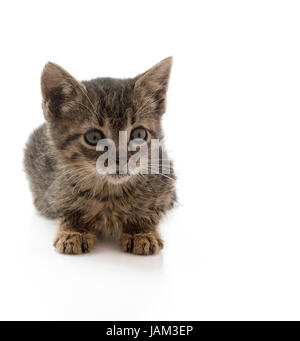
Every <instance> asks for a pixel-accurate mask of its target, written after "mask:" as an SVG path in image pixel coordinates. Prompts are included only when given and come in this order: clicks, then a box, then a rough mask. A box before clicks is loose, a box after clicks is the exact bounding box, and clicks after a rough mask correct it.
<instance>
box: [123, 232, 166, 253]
mask: <svg viewBox="0 0 300 341" xmlns="http://www.w3.org/2000/svg"><path fill="white" fill-rule="evenodd" d="M120 242H121V248H122V250H123V251H124V252H130V253H134V254H136V255H153V254H155V253H158V252H159V251H160V250H161V249H162V248H163V247H164V243H163V241H162V240H161V238H160V236H159V235H158V233H156V232H150V233H137V234H133V235H132V234H129V233H122V234H121V238H120Z"/></svg>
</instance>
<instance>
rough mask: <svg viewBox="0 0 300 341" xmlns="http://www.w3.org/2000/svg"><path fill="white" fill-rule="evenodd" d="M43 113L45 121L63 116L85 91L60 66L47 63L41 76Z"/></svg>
mask: <svg viewBox="0 0 300 341" xmlns="http://www.w3.org/2000/svg"><path fill="white" fill-rule="evenodd" d="M41 89H42V96H43V108H44V115H45V118H46V120H47V121H53V120H55V119H57V118H62V117H64V115H65V113H66V112H67V111H68V109H70V107H71V106H72V103H74V102H75V101H76V100H77V101H78V99H79V98H80V96H81V95H82V93H83V92H84V91H85V87H84V85H83V84H82V83H81V82H79V81H77V80H76V79H75V78H74V77H72V76H71V75H70V74H69V73H68V72H67V71H66V70H65V69H63V68H62V67H61V66H59V65H57V64H54V63H48V64H46V65H45V67H44V70H43V72H42V76H41Z"/></svg>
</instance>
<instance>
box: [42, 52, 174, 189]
mask: <svg viewBox="0 0 300 341" xmlns="http://www.w3.org/2000/svg"><path fill="white" fill-rule="evenodd" d="M171 65H172V58H167V59H165V60H163V61H161V62H160V63H158V64H157V65H155V66H154V67H152V68H151V69H150V70H148V71H146V72H145V73H143V74H141V75H139V76H137V77H135V78H130V79H113V78H96V79H93V80H90V81H84V82H79V81H78V80H76V79H75V78H74V77H72V76H71V75H70V74H69V73H68V72H67V71H65V70H64V69H63V68H61V67H60V66H58V65H56V64H53V63H48V64H47V65H46V66H45V68H44V70H43V73H42V77H41V88H42V95H43V110H44V115H45V118H46V120H47V121H48V127H49V135H50V138H51V142H52V144H53V145H54V147H55V150H56V154H57V157H58V158H59V159H60V160H61V161H62V162H61V163H62V164H64V165H66V167H67V168H68V169H69V170H70V169H71V170H72V171H73V172H74V173H77V174H81V176H82V177H91V176H92V174H93V175H94V176H96V174H97V176H99V177H102V179H105V180H107V181H108V182H109V183H115V184H117V183H121V182H124V181H126V180H129V179H130V178H132V177H133V174H134V172H132V174H127V175H119V174H118V173H119V172H118V171H119V169H118V162H119V155H120V154H121V153H119V152H120V151H119V132H120V131H125V132H127V143H130V141H131V140H132V139H134V138H141V139H144V141H145V142H144V143H147V144H148V145H149V146H150V140H151V139H161V138H162V132H161V124H160V123H161V117H162V114H163V113H164V111H165V107H166V92H167V88H168V82H169V75H170V70H171ZM104 139H110V140H111V141H113V142H114V143H115V146H116V159H117V174H116V175H110V174H107V175H103V174H102V175H99V173H98V172H97V171H96V162H97V159H98V158H99V156H100V155H101V153H104V152H106V150H104V151H99V148H97V149H98V150H96V146H97V143H98V142H99V140H104ZM127 143H126V147H127ZM98 146H99V144H98ZM127 153H128V157H130V156H131V154H132V152H128V151H127ZM123 155H124V154H123Z"/></svg>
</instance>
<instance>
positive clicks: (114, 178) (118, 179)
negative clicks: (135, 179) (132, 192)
mask: <svg viewBox="0 0 300 341" xmlns="http://www.w3.org/2000/svg"><path fill="white" fill-rule="evenodd" d="M106 178H107V180H108V182H110V183H113V184H121V183H123V182H125V181H127V180H129V178H130V175H128V174H107V175H106Z"/></svg>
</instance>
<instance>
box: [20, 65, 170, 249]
mask: <svg viewBox="0 0 300 341" xmlns="http://www.w3.org/2000/svg"><path fill="white" fill-rule="evenodd" d="M171 62H172V60H171V58H167V59H165V60H164V61H162V62H160V63H159V64H157V65H156V66H154V67H153V68H152V69H150V70H149V71H147V72H145V73H144V74H142V75H140V76H137V77H135V78H132V79H111V78H97V79H94V80H91V81H86V82H79V81H77V80H76V79H74V78H73V77H72V76H71V75H70V74H68V73H67V72H66V71H65V70H64V69H62V68H61V67H59V66H58V65H56V64H52V63H49V64H47V65H46V66H45V68H44V71H43V73H42V78H41V87H42V95H43V108H44V115H45V118H46V120H47V122H46V123H45V124H44V125H42V126H41V127H40V128H38V129H37V130H36V131H35V132H34V133H33V134H32V135H31V137H30V139H29V142H28V144H27V148H26V150H25V160H24V162H25V170H26V172H27V174H28V176H29V180H30V186H31V190H32V192H33V197H34V203H35V206H36V207H37V209H38V210H39V211H40V212H41V213H42V214H44V215H45V216H47V217H50V218H59V221H60V223H59V226H60V227H59V232H58V235H57V237H56V240H55V243H54V245H55V247H56V249H57V250H58V251H59V252H62V253H70V254H71V253H75V254H78V253H82V252H88V251H90V250H91V248H92V247H93V246H94V242H95V239H96V232H101V233H102V234H104V235H114V236H115V235H120V234H121V247H122V249H123V250H124V251H126V252H132V253H135V254H153V253H157V252H158V251H159V250H160V249H161V248H162V247H163V242H162V241H161V238H160V237H159V235H158V233H157V231H156V230H157V226H158V224H159V221H160V219H161V218H162V217H163V215H164V214H165V212H166V211H167V210H168V209H170V208H171V207H172V205H173V202H174V200H175V189H174V180H175V175H174V172H173V170H172V171H171V174H168V176H165V175H164V174H149V175H148V174H147V175H143V174H137V175H132V176H130V177H129V179H128V180H127V181H126V182H124V183H121V184H115V183H111V182H110V181H108V179H107V178H106V177H105V176H101V175H99V174H98V173H97V172H96V160H97V158H98V157H99V155H100V154H101V152H98V151H96V148H95V147H93V146H91V145H88V144H87V143H85V141H84V137H83V136H84V134H85V133H86V132H87V131H88V130H90V129H94V128H96V129H99V130H101V131H102V132H103V134H104V135H105V137H106V138H110V139H113V140H114V141H115V143H116V145H118V134H119V131H120V130H127V131H128V135H130V131H131V130H132V129H134V128H135V127H139V126H143V127H144V128H146V129H147V132H148V135H149V136H148V140H147V143H148V144H149V147H150V139H151V138H159V139H162V138H163V134H162V130H161V116H162V114H163V113H164V111H165V105H166V91H167V87H168V80H169V73H170V68H171ZM117 152H118V150H117ZM131 154H132V152H128V155H129V156H130V155H131ZM160 161H161V160H160ZM160 161H159V162H160Z"/></svg>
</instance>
